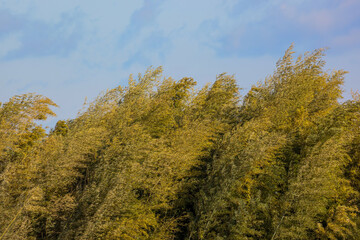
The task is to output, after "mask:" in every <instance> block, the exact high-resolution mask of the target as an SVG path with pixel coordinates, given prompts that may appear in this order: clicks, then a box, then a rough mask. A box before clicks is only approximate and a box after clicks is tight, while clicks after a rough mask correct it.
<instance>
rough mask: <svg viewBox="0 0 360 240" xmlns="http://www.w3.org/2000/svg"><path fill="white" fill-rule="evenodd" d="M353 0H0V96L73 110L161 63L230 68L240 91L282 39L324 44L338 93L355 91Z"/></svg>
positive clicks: (192, 70)
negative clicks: (339, 80) (43, 100)
mask: <svg viewBox="0 0 360 240" xmlns="http://www.w3.org/2000/svg"><path fill="white" fill-rule="evenodd" d="M359 13H360V0H316V1H313V0H291V1H289V0H271V1H270V0H252V1H249V0H195V1H194V0H192V1H190V0H181V1H179V0H167V1H164V0H146V1H144V0H131V1H129V0H127V1H125V0H107V1H94V0H88V1H84V0H82V1H80V0H62V1H53V0H41V1H40V0H0V73H1V77H0V102H5V101H7V100H8V99H9V98H10V97H11V96H13V95H17V94H22V93H28V92H36V93H39V94H43V95H45V96H48V97H50V98H51V99H53V101H55V102H56V103H57V104H58V105H59V106H60V108H58V109H55V112H56V113H57V115H58V117H57V118H55V119H52V120H49V121H48V122H47V123H46V124H47V125H49V126H53V125H54V123H55V122H56V120H58V119H68V118H74V117H75V116H76V114H77V112H78V111H79V110H80V109H81V107H82V104H83V102H84V99H85V97H87V98H88V99H89V100H91V99H94V98H95V97H96V96H97V95H98V94H99V93H100V92H101V91H104V90H106V89H109V88H113V87H115V86H118V85H123V86H125V85H126V84H127V79H128V76H129V74H131V73H133V74H135V75H136V74H137V73H139V72H141V73H143V72H144V71H145V70H146V69H147V68H148V67H149V66H151V65H152V66H154V67H156V66H160V65H161V66H163V67H164V75H165V76H172V77H174V78H175V79H180V78H182V77H185V76H190V77H194V78H195V80H196V81H197V82H198V83H199V85H203V84H205V83H207V82H212V81H214V80H215V78H216V75H217V74H220V73H222V72H227V73H229V74H235V76H236V79H237V80H238V84H239V86H240V87H242V88H244V93H245V92H246V91H247V90H248V89H249V88H250V87H251V85H252V84H255V83H256V82H257V81H261V80H263V79H264V78H265V77H266V76H267V75H270V74H271V73H272V72H273V70H274V68H275V63H276V61H277V60H278V59H279V58H280V57H281V56H282V55H283V53H284V51H285V50H286V49H287V48H288V47H289V45H290V44H291V43H295V50H296V51H297V52H298V53H303V52H305V51H312V50H314V49H316V48H320V47H329V50H328V51H327V56H326V58H325V59H326V61H327V63H328V64H327V68H328V69H330V70H331V69H344V70H347V71H349V74H347V76H346V83H345V87H344V89H345V91H346V92H345V96H347V97H349V96H350V89H354V90H356V89H360V79H359V78H358V76H359V75H360V70H359V69H360V14H359Z"/></svg>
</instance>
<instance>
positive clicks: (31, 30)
mask: <svg viewBox="0 0 360 240" xmlns="http://www.w3.org/2000/svg"><path fill="white" fill-rule="evenodd" d="M80 16H81V15H80V14H79V12H74V13H71V14H64V15H62V18H61V20H60V21H59V22H58V23H56V24H48V23H45V22H42V21H39V20H33V19H29V18H27V17H26V16H25V15H13V14H11V13H9V12H6V11H1V12H0V20H2V21H1V22H2V24H1V25H0V36H2V38H3V39H9V38H12V40H13V42H14V43H16V44H13V45H12V46H10V47H8V49H7V50H6V51H3V55H2V60H3V61H4V60H13V59H18V58H23V57H34V56H35V57H43V56H51V55H57V56H62V57H64V56H67V55H68V54H70V53H71V52H72V51H73V50H75V49H76V47H77V44H78V42H79V40H80V39H81V37H82V34H83V29H82V24H81V17H80ZM5 41H6V40H5Z"/></svg>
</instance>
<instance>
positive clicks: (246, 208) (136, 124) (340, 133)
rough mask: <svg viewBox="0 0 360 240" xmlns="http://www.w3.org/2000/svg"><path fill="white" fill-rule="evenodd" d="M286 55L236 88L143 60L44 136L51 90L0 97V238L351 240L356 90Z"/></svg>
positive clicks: (355, 220) (316, 63) (358, 119)
mask: <svg viewBox="0 0 360 240" xmlns="http://www.w3.org/2000/svg"><path fill="white" fill-rule="evenodd" d="M293 55H294V53H293V46H291V47H290V48H289V49H288V50H287V51H286V53H285V55H284V57H283V58H282V59H280V60H279V62H278V63H277V67H276V70H275V71H274V73H273V75H271V76H270V77H268V78H267V79H265V81H264V82H263V83H258V84H257V85H255V86H253V87H252V88H251V90H250V91H249V92H248V93H247V95H245V97H244V98H240V94H239V88H238V86H237V84H236V80H235V78H234V76H231V75H227V74H220V75H218V76H217V78H216V80H215V82H214V83H213V84H207V85H205V86H204V87H203V88H202V89H200V90H199V89H197V88H196V82H195V80H194V79H192V78H183V79H180V80H178V81H176V80H174V79H172V78H163V77H162V68H161V67H160V68H156V69H153V68H149V69H148V70H147V71H146V72H145V74H144V75H139V76H138V78H137V79H134V78H133V77H132V76H130V77H129V83H128V86H127V87H117V88H114V89H111V90H108V91H106V92H104V93H102V94H101V95H100V96H99V97H98V98H97V99H95V101H93V102H92V103H90V104H87V105H85V106H84V109H83V110H82V111H81V112H80V113H79V115H78V116H77V117H76V118H75V119H72V120H66V121H63V120H60V121H58V122H57V124H56V126H55V128H54V129H53V130H51V131H50V133H49V134H46V132H45V130H44V129H43V128H42V127H41V125H38V124H37V123H38V121H39V120H44V119H46V117H47V116H52V115H54V113H53V112H52V111H51V108H50V107H52V106H56V105H55V103H53V102H52V101H51V100H50V99H48V98H46V97H43V96H39V95H35V94H26V95H21V96H15V97H13V98H11V99H10V100H9V101H8V102H7V103H4V104H0V139H1V141H0V234H1V235H0V240H3V239H129V240H130V239H134V240H135V239H154V240H158V239H189V240H190V239H192V240H196V239H230V240H231V239H271V240H273V239H358V236H360V231H359V224H360V217H359V209H360V206H359V205H360V202H359V200H358V199H359V193H360V181H359V179H360V160H359V159H360V158H359V157H360V147H359V146H360V130H359V129H360V128H359V127H360V116H359V115H360V102H359V98H356V97H355V98H354V99H353V100H349V101H347V102H344V103H340V102H339V101H338V100H339V99H340V98H341V94H342V91H341V86H342V84H343V80H344V74H345V72H344V71H341V70H338V71H333V72H327V71H325V70H324V69H323V68H324V65H325V62H324V60H323V56H324V50H323V49H319V50H315V51H314V52H312V53H306V54H304V56H300V57H298V58H297V59H296V60H293Z"/></svg>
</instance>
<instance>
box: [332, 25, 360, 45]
mask: <svg viewBox="0 0 360 240" xmlns="http://www.w3.org/2000/svg"><path fill="white" fill-rule="evenodd" d="M332 46H333V47H341V48H343V47H347V48H349V47H352V48H360V28H356V29H352V30H351V31H349V32H348V33H346V34H344V35H339V36H336V37H334V39H333V41H332Z"/></svg>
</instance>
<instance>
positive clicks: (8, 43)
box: [0, 33, 22, 59]
mask: <svg viewBox="0 0 360 240" xmlns="http://www.w3.org/2000/svg"><path fill="white" fill-rule="evenodd" d="M20 38H21V34H20V33H11V34H9V35H7V36H5V37H3V38H2V39H0V59H1V58H3V57H5V56H6V55H8V54H9V52H12V51H15V50H16V49H19V48H20V47H21V46H22V43H21V41H20Z"/></svg>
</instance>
